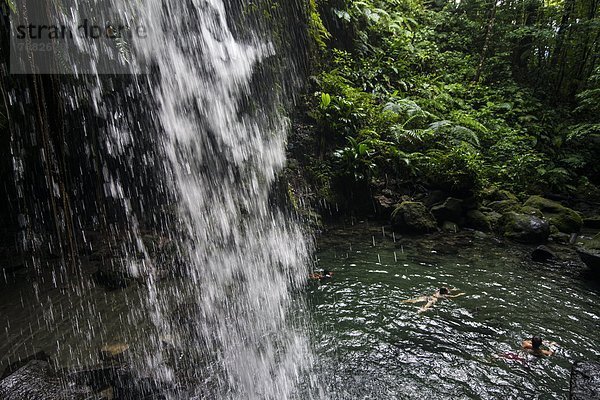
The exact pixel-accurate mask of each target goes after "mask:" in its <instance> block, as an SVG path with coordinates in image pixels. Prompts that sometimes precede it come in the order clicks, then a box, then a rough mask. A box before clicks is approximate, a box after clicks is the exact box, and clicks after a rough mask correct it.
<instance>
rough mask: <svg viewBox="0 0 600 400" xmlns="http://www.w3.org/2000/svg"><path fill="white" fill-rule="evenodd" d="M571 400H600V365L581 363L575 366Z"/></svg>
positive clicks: (572, 377)
mask: <svg viewBox="0 0 600 400" xmlns="http://www.w3.org/2000/svg"><path fill="white" fill-rule="evenodd" d="M571 400H600V363H596V362H586V361H583V362H582V361H580V362H576V363H575V364H573V367H572V368H571Z"/></svg>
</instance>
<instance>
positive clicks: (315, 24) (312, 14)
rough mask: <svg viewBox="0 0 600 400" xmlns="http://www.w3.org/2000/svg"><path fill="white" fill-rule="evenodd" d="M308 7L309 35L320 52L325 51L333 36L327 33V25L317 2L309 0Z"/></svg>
mask: <svg viewBox="0 0 600 400" xmlns="http://www.w3.org/2000/svg"><path fill="white" fill-rule="evenodd" d="M308 7H309V9H308V12H309V20H308V34H309V35H310V37H311V39H312V41H313V42H314V43H315V44H316V45H317V47H318V48H319V49H320V50H325V49H326V48H327V44H326V42H327V41H328V40H329V39H330V38H331V34H330V33H329V32H328V31H327V28H325V25H323V20H322V19H321V15H320V14H319V11H318V9H317V2H316V0H309V2H308Z"/></svg>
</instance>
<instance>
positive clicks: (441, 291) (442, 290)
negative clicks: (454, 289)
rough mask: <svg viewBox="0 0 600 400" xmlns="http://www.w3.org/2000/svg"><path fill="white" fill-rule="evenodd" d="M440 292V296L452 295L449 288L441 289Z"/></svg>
mask: <svg viewBox="0 0 600 400" xmlns="http://www.w3.org/2000/svg"><path fill="white" fill-rule="evenodd" d="M439 292H440V294H450V289H448V288H447V287H441V288H439Z"/></svg>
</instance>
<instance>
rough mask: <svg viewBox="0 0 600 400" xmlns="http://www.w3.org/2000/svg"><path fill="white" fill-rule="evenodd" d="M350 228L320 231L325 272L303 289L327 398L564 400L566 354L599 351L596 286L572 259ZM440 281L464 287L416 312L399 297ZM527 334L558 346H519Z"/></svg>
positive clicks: (466, 240) (488, 243)
mask: <svg viewBox="0 0 600 400" xmlns="http://www.w3.org/2000/svg"><path fill="white" fill-rule="evenodd" d="M356 230H357V229H353V230H352V231H353V232H352V233H350V234H349V233H348V232H349V231H348V230H346V231H342V232H337V233H332V234H329V235H326V236H325V237H324V238H323V239H322V240H321V242H320V248H321V250H320V251H319V253H318V266H319V267H321V268H326V269H329V270H332V271H334V277H333V279H331V280H328V281H324V282H321V283H320V284H317V283H313V284H312V285H311V287H310V289H309V302H310V304H311V308H312V311H313V314H314V318H315V320H316V325H317V326H318V327H319V328H318V332H317V334H316V338H315V341H316V343H317V348H318V353H319V354H320V356H321V358H322V366H321V370H322V371H321V374H322V377H323V380H324V381H325V382H327V385H328V392H329V393H331V398H333V399H567V398H568V391H569V376H570V368H571V365H572V363H573V362H574V361H576V360H579V359H585V360H598V359H599V358H600V343H599V339H600V333H599V327H600V308H599V304H600V287H599V285H598V284H597V281H593V280H591V279H590V277H589V276H587V275H586V273H585V270H584V269H583V268H582V267H581V266H580V265H577V263H569V262H560V263H555V264H553V265H543V264H538V263H534V262H532V261H530V260H529V256H528V255H529V251H530V250H531V248H528V247H519V246H514V245H512V244H511V245H506V244H504V245H502V244H499V243H497V242H495V241H493V240H487V239H475V238H473V237H472V236H470V235H461V234H459V235H457V236H454V238H451V241H453V242H454V243H453V244H452V245H451V244H448V243H446V241H445V240H441V239H440V238H443V237H441V236H433V237H430V238H428V239H425V240H423V239H418V240H417V239H399V238H396V239H397V240H396V242H394V241H393V240H392V239H390V238H385V237H384V236H383V234H382V232H381V230H377V229H374V230H373V229H372V230H370V231H363V233H356ZM373 242H375V245H373ZM440 286H450V287H457V288H459V289H460V290H461V291H463V292H465V293H466V295H465V296H463V297H459V298H456V299H454V300H452V301H451V300H443V301H440V302H438V303H437V304H436V306H435V308H433V309H431V310H429V311H427V312H425V313H423V314H418V313H417V312H416V311H417V308H418V305H414V304H404V303H402V302H401V301H402V300H404V299H408V298H412V297H417V296H421V295H428V294H432V293H433V292H434V291H435V289H436V288H437V287H440ZM533 334H539V335H541V336H542V337H543V338H544V339H548V340H551V341H556V342H558V343H559V346H558V348H557V351H556V353H555V355H553V356H552V357H548V358H543V359H540V358H536V357H533V356H528V355H526V354H524V353H522V352H520V350H519V349H520V344H521V341H522V340H523V339H525V338H528V337H531V336H532V335H533ZM507 353H508V354H509V356H508V357H512V358H517V359H510V358H505V357H502V355H503V354H504V355H506V354H507Z"/></svg>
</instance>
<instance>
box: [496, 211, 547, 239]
mask: <svg viewBox="0 0 600 400" xmlns="http://www.w3.org/2000/svg"><path fill="white" fill-rule="evenodd" d="M499 223H500V226H501V229H502V232H503V233H504V236H505V237H507V238H508V239H511V240H514V241H515V242H519V243H530V244H540V243H546V241H547V240H548V236H550V224H548V221H546V220H545V219H542V218H538V217H536V216H534V215H527V214H519V213H516V212H508V213H506V214H504V215H503V216H502V218H501V220H500V222H499Z"/></svg>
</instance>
